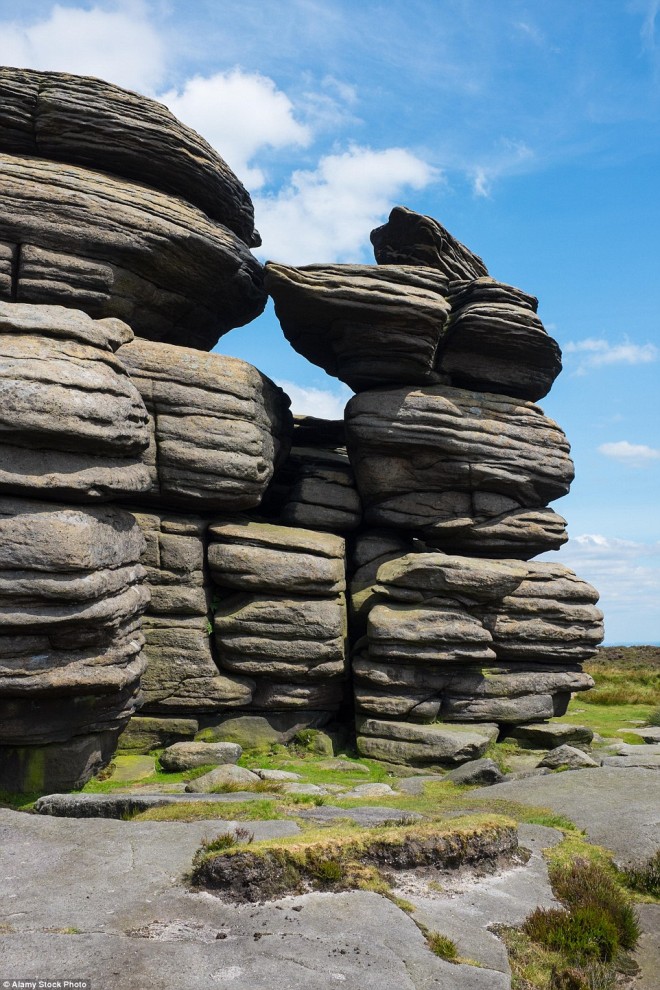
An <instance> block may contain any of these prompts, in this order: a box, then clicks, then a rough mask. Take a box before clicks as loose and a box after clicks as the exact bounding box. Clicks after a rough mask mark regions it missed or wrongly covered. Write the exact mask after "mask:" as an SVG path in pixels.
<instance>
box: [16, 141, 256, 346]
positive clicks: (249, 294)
mask: <svg viewBox="0 0 660 990" xmlns="http://www.w3.org/2000/svg"><path fill="white" fill-rule="evenodd" d="M0 248H1V249H2V253H3V254H4V255H5V257H6V255H7V253H8V252H9V253H10V255H11V260H10V262H9V272H10V274H9V278H10V284H9V291H8V292H7V291H6V290H5V295H4V299H5V300H7V301H12V302H26V303H46V304H60V305H64V306H70V307H73V308H76V309H82V310H83V311H85V312H86V313H89V314H90V315H91V316H94V317H97V318H100V317H108V316H114V317H119V318H120V319H122V320H125V321H126V322H127V323H129V324H130V325H131V327H132V328H133V330H134V331H135V333H136V334H137V335H138V336H141V337H147V338H150V339H152V340H160V341H167V342H170V343H177V344H185V345H187V346H192V347H199V348H201V349H203V350H210V348H211V347H213V345H214V344H215V343H217V341H218V338H219V337H220V336H222V334H224V333H227V331H229V330H231V329H232V328H233V327H236V326H242V325H243V324H245V323H248V322H249V321H250V320H253V319H254V318H255V317H257V316H258V315H259V314H260V313H261V311H262V310H263V308H264V304H265V300H266V295H265V292H264V289H263V274H262V268H261V265H260V264H259V263H258V262H257V260H256V259H255V258H254V257H253V256H252V254H251V253H250V251H249V249H248V247H247V246H246V244H245V243H244V241H242V240H241V239H240V238H239V237H237V235H236V234H234V233H233V232H232V231H231V230H229V229H228V228H227V227H224V226H223V225H222V224H220V223H218V222H217V221H215V220H211V219H210V218H209V217H208V216H206V214H205V213H203V212H202V211H201V210H200V209H198V208H197V207H196V206H192V205H191V204H189V203H187V202H186V201H185V200H183V199H180V198H178V197H175V196H170V195H168V194H167V193H164V192H160V191H159V190H156V189H151V188H149V187H148V186H145V185H142V184H139V183H136V182H130V181H128V180H127V179H120V178H116V177H114V176H111V175H108V174H106V173H103V172H96V171H91V170H89V169H85V168H81V167H79V166H77V165H67V166H66V167H63V166H62V165H61V164H59V163H57V162H53V161H48V160H46V159H43V158H38V157H29V156H26V155H6V154H0ZM6 264H7V263H6V262H5V266H6ZM4 281H5V283H6V278H5V280H4Z"/></svg>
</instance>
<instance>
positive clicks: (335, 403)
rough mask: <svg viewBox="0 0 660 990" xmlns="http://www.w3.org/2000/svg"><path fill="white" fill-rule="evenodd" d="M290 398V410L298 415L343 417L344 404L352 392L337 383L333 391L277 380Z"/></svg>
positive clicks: (327, 417)
mask: <svg viewBox="0 0 660 990" xmlns="http://www.w3.org/2000/svg"><path fill="white" fill-rule="evenodd" d="M277 384H278V385H279V386H280V388H283V389H284V391H285V392H286V393H287V395H288V396H289V397H290V398H291V411H292V412H293V413H295V414H297V415H299V416H318V417H319V419H343V418H344V406H345V405H346V403H347V402H348V400H349V399H350V398H351V396H352V395H353V393H352V392H351V390H350V389H349V388H348V387H347V386H346V385H338V387H337V388H336V389H335V390H334V391H333V390H331V389H322V388H305V386H303V385H296V384H295V383H294V382H284V381H278V382H277Z"/></svg>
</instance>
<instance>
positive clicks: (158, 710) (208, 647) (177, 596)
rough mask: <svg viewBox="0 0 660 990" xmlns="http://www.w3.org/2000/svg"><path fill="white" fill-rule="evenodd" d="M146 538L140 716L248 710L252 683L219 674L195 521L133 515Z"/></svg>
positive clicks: (202, 524) (200, 526)
mask: <svg viewBox="0 0 660 990" xmlns="http://www.w3.org/2000/svg"><path fill="white" fill-rule="evenodd" d="M133 515H134V517H135V519H136V520H137V522H138V524H139V526H140V528H141V529H142V532H143V534H144V536H145V540H146V547H145V550H144V553H143V555H142V563H143V565H144V566H145V568H146V572H147V581H148V583H149V586H150V588H151V603H150V605H149V608H148V609H147V612H146V615H145V617H144V619H143V623H142V624H143V632H144V637H145V646H144V658H145V660H146V662H147V666H146V670H145V673H144V676H143V678H142V687H143V691H144V704H143V711H144V712H145V713H151V714H158V715H168V714H169V715H182V714H187V715H191V714H192V715H197V714H199V713H200V712H207V713H211V712H215V711H219V710H223V709H225V708H235V707H237V706H241V705H244V704H249V702H250V700H251V698H252V694H253V691H254V683H253V682H252V681H250V680H246V679H245V678H236V677H231V676H228V675H227V673H226V672H224V671H220V670H219V669H218V665H217V663H216V659H215V657H214V655H213V645H212V641H211V638H210V630H211V622H210V617H211V612H210V599H211V591H210V583H209V580H208V578H207V576H206V574H205V566H204V552H205V542H204V535H205V532H206V528H207V522H206V520H204V519H203V518H201V517H200V516H193V515H187V516H180V515H175V514H173V513H167V512H160V513H158V512H151V513H146V512H137V511H136V512H134V513H133Z"/></svg>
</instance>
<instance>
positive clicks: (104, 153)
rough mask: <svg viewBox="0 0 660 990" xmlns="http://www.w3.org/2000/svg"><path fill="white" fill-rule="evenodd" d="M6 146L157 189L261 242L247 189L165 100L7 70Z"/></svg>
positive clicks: (2, 87) (2, 81) (2, 110)
mask: <svg viewBox="0 0 660 990" xmlns="http://www.w3.org/2000/svg"><path fill="white" fill-rule="evenodd" d="M0 151H2V152H5V153H8V154H12V155H30V156H33V157H35V158H47V159H50V160H51V161H56V162H64V163H67V164H69V165H82V166H85V167H87V168H91V169H94V170H95V171H101V172H111V173H112V174H113V175H118V176H120V177H121V178H123V179H130V180H134V181H137V182H141V183H144V184H145V185H148V186H153V188H154V189H160V190H161V191H162V192H166V193H170V194H172V195H174V196H180V197H182V198H183V199H186V200H188V202H189V203H192V204H193V205H195V206H198V207H199V208H200V210H203V211H204V213H206V214H207V215H208V216H209V217H211V219H213V220H217V221H218V222H219V223H221V224H224V226H225V227H228V228H229V229H230V230H232V231H233V232H234V233H235V234H237V235H238V237H240V238H241V239H242V240H243V241H245V243H246V244H247V245H248V246H251V247H255V246H257V245H258V244H259V243H260V241H259V237H258V235H257V234H256V232H255V230H254V210H253V207H252V201H251V200H250V197H249V195H248V193H247V191H246V190H245V188H244V187H243V185H242V184H241V183H240V182H239V180H238V179H237V178H236V176H235V175H234V173H233V172H232V171H231V169H230V168H229V167H228V165H227V163H226V162H225V161H224V160H223V159H222V158H221V157H220V156H219V155H218V153H217V152H216V151H214V149H213V148H212V147H211V146H210V144H208V142H206V141H205V140H204V139H203V138H202V137H200V135H199V134H197V133H196V132H195V131H193V130H192V129H191V128H190V127H186V126H185V125H184V124H182V123H181V121H179V120H177V119H176V117H175V116H174V115H173V114H172V113H170V111H169V110H168V109H167V107H164V106H163V105H162V104H161V103H157V102H156V101H155V100H150V99H148V98H147V97H146V96H140V95H138V94H137V93H132V92H129V91H128V90H125V89H120V88H119V86H114V85H112V84H110V83H107V82H102V81H101V80H100V79H94V78H90V77H85V76H71V75H68V74H66V73H63V72H35V71H33V70H28V69H14V68H9V67H7V66H3V67H0Z"/></svg>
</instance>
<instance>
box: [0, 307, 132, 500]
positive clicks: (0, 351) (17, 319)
mask: <svg viewBox="0 0 660 990" xmlns="http://www.w3.org/2000/svg"><path fill="white" fill-rule="evenodd" d="M132 339H133V332H132V330H131V329H130V327H128V326H126V324H125V323H122V322H121V321H120V320H114V319H108V320H92V319H90V317H89V316H87V315H86V314H85V313H81V312H78V311H76V310H71V309H65V308H64V307H63V306H32V305H21V304H13V303H4V302H0V396H1V398H2V401H1V402H0V491H2V492H5V493H9V494H16V495H27V496H30V495H35V494H37V493H39V494H40V495H43V496H45V497H47V498H60V499H63V500H66V499H68V498H73V499H75V500H78V499H80V500H91V499H98V498H105V499H108V498H112V497H115V498H117V497H119V496H121V495H131V494H138V493H140V492H144V491H146V489H147V487H148V485H149V474H148V471H147V468H146V465H145V464H144V463H143V461H142V458H143V453H144V451H145V450H146V448H147V446H148V444H149V428H148V418H147V411H146V409H145V406H144V402H143V401H142V397H141V395H140V393H139V392H138V390H137V388H136V387H135V384H134V383H133V382H132V381H131V380H130V378H129V377H128V374H127V373H126V369H125V368H124V366H123V364H122V363H121V362H120V361H119V359H118V358H117V356H116V354H115V351H117V349H118V348H119V347H120V346H121V345H122V344H125V343H127V342H128V341H130V340H132Z"/></svg>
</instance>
